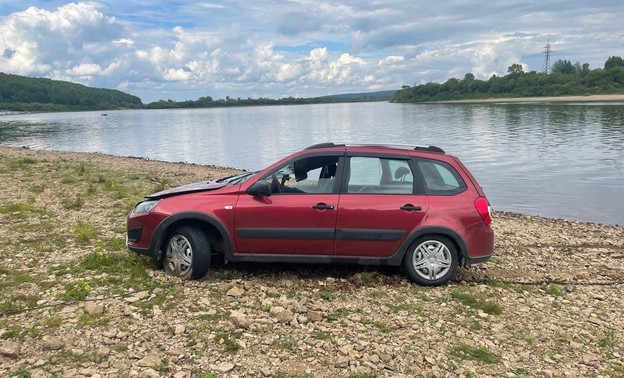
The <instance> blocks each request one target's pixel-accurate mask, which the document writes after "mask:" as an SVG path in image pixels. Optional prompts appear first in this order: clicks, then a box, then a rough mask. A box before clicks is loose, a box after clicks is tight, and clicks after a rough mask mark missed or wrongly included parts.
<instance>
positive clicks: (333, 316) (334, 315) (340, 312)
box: [325, 308, 349, 322]
mask: <svg viewBox="0 0 624 378" xmlns="http://www.w3.org/2000/svg"><path fill="white" fill-rule="evenodd" d="M347 314H349V311H348V310H347V309H346V308H339V309H337V310H334V311H331V312H329V313H328V314H327V315H325V319H326V320H327V321H328V322H335V321H336V320H338V319H340V318H344V317H345V316H347Z"/></svg>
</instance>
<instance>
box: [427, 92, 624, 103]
mask: <svg viewBox="0 0 624 378" xmlns="http://www.w3.org/2000/svg"><path fill="white" fill-rule="evenodd" d="M620 101H624V94H612V95H589V96H556V97H555V96H550V97H510V98H482V99H466V100H452V101H424V102H421V104H472V103H475V104H476V103H498V102H501V103H506V102H620Z"/></svg>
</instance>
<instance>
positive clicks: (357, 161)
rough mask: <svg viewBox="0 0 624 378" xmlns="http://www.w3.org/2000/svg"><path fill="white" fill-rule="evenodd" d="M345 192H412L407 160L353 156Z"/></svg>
mask: <svg viewBox="0 0 624 378" xmlns="http://www.w3.org/2000/svg"><path fill="white" fill-rule="evenodd" d="M348 176H349V179H348V183H347V193H362V194H412V193H413V192H414V175H413V174H412V170H411V168H410V164H409V161H408V160H403V159H386V158H378V157H363V156H354V157H351V159H350V160H349V175H348Z"/></svg>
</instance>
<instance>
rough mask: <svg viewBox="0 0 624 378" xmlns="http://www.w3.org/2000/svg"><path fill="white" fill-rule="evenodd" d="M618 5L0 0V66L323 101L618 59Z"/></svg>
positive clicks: (141, 88) (91, 81)
mask: <svg viewBox="0 0 624 378" xmlns="http://www.w3.org/2000/svg"><path fill="white" fill-rule="evenodd" d="M623 16H624V1H622V0H616V1H610V0H605V1H602V0H596V1H589V0H588V1H574V0H566V1H560V0H549V1H544V0H537V1H534V0H522V1H518V0H508V1H504V2H502V1H471V0H447V1H420V0H373V1H367V0H331V1H327V0H292V1H288V0H265V1H253V0H229V1H220V0H214V1H188V0H177V1H159V0H124V1H122V0H109V1H96V2H67V1H55V0H51V1H23V0H0V72H4V73H11V74H17V75H24V76H30V77H46V78H51V79H56V80H67V81H71V82H75V83H81V84H84V85H88V86H92V87H100V88H110V89H119V90H121V91H124V92H127V93H130V94H133V95H136V96H139V97H140V98H141V99H142V100H143V102H144V103H148V102H152V101H157V100H160V99H164V100H167V99H172V100H177V101H181V100H196V99H198V98H199V97H202V96H211V97H212V98H214V99H218V98H225V97H226V96H230V97H233V98H237V97H241V98H247V97H251V98H258V97H269V98H274V99H277V98H281V97H288V96H293V97H315V96H323V95H329V94H341V93H353V92H371V91H379V90H390V89H399V88H400V87H401V86H402V85H415V84H422V83H426V82H431V81H433V82H444V81H446V80H448V79H449V78H452V77H455V78H459V79H461V78H463V77H464V75H465V74H466V73H468V72H471V73H473V74H474V75H475V76H476V77H477V78H479V79H487V78H489V77H491V76H492V75H493V74H496V75H505V74H506V73H507V67H509V66H510V65H511V64H513V63H519V64H522V65H523V67H524V68H525V70H526V71H531V70H535V71H542V67H543V63H544V46H545V45H546V43H547V41H548V40H550V44H551V50H552V52H551V62H554V61H555V60H557V59H567V60H570V61H571V62H572V63H575V62H577V61H578V62H580V63H581V64H582V63H589V64H590V68H592V69H594V68H600V67H602V66H603V65H604V62H605V60H606V59H607V58H608V57H609V56H614V55H616V56H623V57H624V22H622V17H623Z"/></svg>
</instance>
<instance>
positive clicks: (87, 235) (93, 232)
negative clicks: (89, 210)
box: [74, 222, 100, 243]
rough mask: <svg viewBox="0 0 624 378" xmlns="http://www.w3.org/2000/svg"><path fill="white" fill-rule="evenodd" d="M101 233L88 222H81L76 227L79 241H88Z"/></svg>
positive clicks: (75, 230)
mask: <svg viewBox="0 0 624 378" xmlns="http://www.w3.org/2000/svg"><path fill="white" fill-rule="evenodd" d="M99 234H100V231H98V230H97V229H95V228H93V227H91V225H89V224H88V223H84V222H80V223H78V224H77V225H76V227H74V235H75V236H76V241H78V242H79V243H86V242H88V241H90V240H92V239H95V237H96V236H98V235H99Z"/></svg>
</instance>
